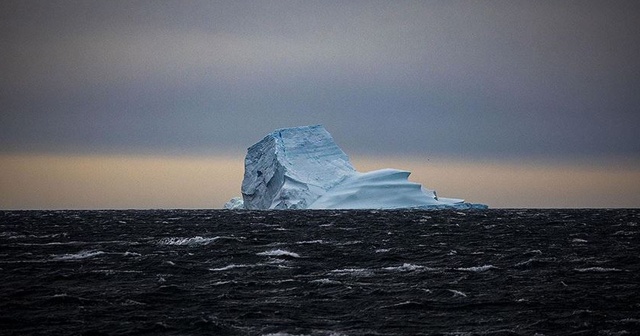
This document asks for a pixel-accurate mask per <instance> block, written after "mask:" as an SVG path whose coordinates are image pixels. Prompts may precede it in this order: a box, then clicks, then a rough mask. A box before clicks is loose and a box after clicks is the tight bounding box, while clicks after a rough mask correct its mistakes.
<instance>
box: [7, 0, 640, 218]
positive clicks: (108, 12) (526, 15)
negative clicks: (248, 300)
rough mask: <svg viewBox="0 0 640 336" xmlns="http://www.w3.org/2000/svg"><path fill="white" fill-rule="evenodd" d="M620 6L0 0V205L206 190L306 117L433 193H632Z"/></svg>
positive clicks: (564, 200) (228, 184)
mask: <svg viewBox="0 0 640 336" xmlns="http://www.w3.org/2000/svg"><path fill="white" fill-rule="evenodd" d="M639 23H640V2H639V1H637V0H632V1H624V0H616V1H589V0H578V1H572V0H553V1H545V0H535V1H534V0H531V1H517V0H507V1H491V0H487V1H454V0H443V1H211V0H206V1H131V0H126V1H84V0H83V1H71V0H68V1H55V0H43V1H30V0H17V1H13V0H3V1H0V208H104V207H106V208H111V207H116V208H120V207H124V208H129V207H131V208H136V207H143V208H149V207H152V208H154V207H209V206H211V205H214V206H221V205H222V204H223V202H224V200H225V199H228V198H230V197H232V196H237V195H239V186H240V183H241V179H242V157H243V155H244V153H245V151H246V148H247V147H249V146H250V145H252V144H253V143H255V142H257V141H258V140H260V139H261V138H262V137H263V136H264V135H266V134H267V133H269V132H271V131H272V130H274V129H277V128H282V127H289V126H298V125H309V124H323V125H325V127H326V128H327V129H328V130H329V132H331V133H332V134H333V136H334V138H335V139H336V141H337V143H338V145H340V146H341V147H342V148H343V149H344V150H345V152H347V154H349V155H350V156H351V157H352V158H354V159H355V161H356V162H355V163H356V167H358V165H357V164H358V163H359V162H360V163H362V166H361V167H367V168H370V169H376V168H385V167H386V165H387V164H390V165H393V167H394V168H401V169H409V168H411V170H413V171H414V175H412V178H413V179H414V180H416V181H418V182H421V183H425V184H426V187H429V188H436V189H438V191H439V193H440V194H441V195H444V196H452V197H462V198H467V197H468V199H470V200H471V201H475V202H481V203H482V202H486V203H488V204H489V205H490V206H502V207H536V206H542V207H549V206H550V207H555V206H568V207H576V206H577V207H638V206H640V182H639V181H640V136H639V132H638V125H640V34H638V27H639ZM181 158H182V159H181ZM434 158H436V159H434ZM379 164H383V165H385V166H377V165H379ZM403 165H406V166H403ZM448 188H452V189H448ZM442 189H444V190H442ZM440 191H442V192H440ZM448 192H451V193H449V194H448ZM212 200H213V201H212Z"/></svg>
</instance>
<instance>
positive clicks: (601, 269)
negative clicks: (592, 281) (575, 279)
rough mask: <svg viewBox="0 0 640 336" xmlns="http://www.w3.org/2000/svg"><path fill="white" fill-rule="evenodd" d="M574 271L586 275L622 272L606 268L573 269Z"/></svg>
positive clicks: (617, 269)
mask: <svg viewBox="0 0 640 336" xmlns="http://www.w3.org/2000/svg"><path fill="white" fill-rule="evenodd" d="M574 271H576V272H581V273H586V272H597V273H599V272H622V270H621V269H619V268H607V267H586V268H574Z"/></svg>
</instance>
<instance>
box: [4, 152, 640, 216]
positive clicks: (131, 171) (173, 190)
mask: <svg viewBox="0 0 640 336" xmlns="http://www.w3.org/2000/svg"><path fill="white" fill-rule="evenodd" d="M353 162H354V165H355V166H356V168H357V169H358V170H361V171H369V170H374V169H380V168H385V167H395V168H402V169H406V170H410V171H412V175H411V177H410V179H411V180H412V181H414V182H418V183H421V184H423V186H425V187H427V188H431V189H435V190H436V191H438V193H439V195H441V196H450V197H464V198H466V200H467V201H470V202H477V203H485V204H488V205H489V206H491V207H494V208H501V207H502V208H504V207H507V208H536V207H538V208H540V207H542V208H549V207H551V208H554V207H579V208H591V207H618V208H619V207H629V208H635V207H638V206H640V194H639V193H638V192H637V191H638V190H640V165H633V166H620V167H618V168H616V169H613V170H612V169H610V168H609V167H606V166H600V167H592V166H582V165H575V164H574V165H566V164H563V165H557V164H541V163H528V164H527V163H520V164H519V163H503V164H496V163H486V162H461V161H455V160H444V159H436V158H434V159H430V160H429V161H425V160H419V159H415V158H411V157H356V158H353ZM242 177H243V158H242V157H241V156H217V157H166V156H164V157H162V156H139V157H135V156H95V155H85V156H51V155H19V156H7V155H4V156H0V209H157V208H205V209H211V208H222V206H223V204H224V203H225V202H226V201H228V200H229V199H230V198H232V197H235V196H240V184H241V183H242Z"/></svg>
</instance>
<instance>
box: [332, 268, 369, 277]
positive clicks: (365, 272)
mask: <svg viewBox="0 0 640 336" xmlns="http://www.w3.org/2000/svg"><path fill="white" fill-rule="evenodd" d="M331 273H333V274H336V275H351V276H371V275H373V272H372V271H371V270H370V269H367V268H342V269H335V270H332V271H331Z"/></svg>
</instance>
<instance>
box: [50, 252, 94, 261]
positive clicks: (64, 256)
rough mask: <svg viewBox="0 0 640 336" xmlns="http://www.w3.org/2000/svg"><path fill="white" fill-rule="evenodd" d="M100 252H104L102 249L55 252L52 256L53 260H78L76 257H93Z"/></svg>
mask: <svg viewBox="0 0 640 336" xmlns="http://www.w3.org/2000/svg"><path fill="white" fill-rule="evenodd" d="M102 254H105V252H104V251H80V252H78V253H68V254H56V255H54V256H53V259H54V260H78V259H87V258H93V257H96V256H99V255H102Z"/></svg>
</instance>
